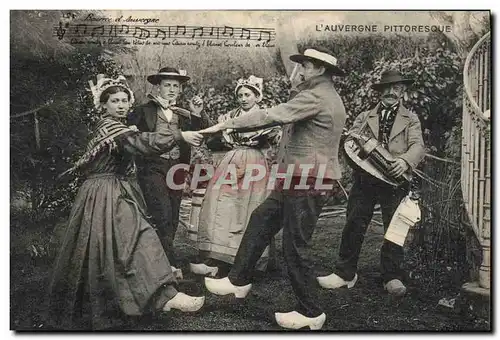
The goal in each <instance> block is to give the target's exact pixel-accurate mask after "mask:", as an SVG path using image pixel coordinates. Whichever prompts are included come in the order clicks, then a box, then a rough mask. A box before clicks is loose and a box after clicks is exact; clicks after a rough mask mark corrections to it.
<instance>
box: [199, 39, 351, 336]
mask: <svg viewBox="0 0 500 340" xmlns="http://www.w3.org/2000/svg"><path fill="white" fill-rule="evenodd" d="M290 59H291V60H292V61H294V62H296V63H298V64H300V65H301V71H300V73H299V79H301V80H302V82H301V83H300V84H298V85H297V89H296V90H297V91H293V92H294V94H295V95H294V96H293V98H291V99H290V100H289V101H288V102H287V103H283V104H280V105H278V106H275V107H272V108H269V109H263V110H257V111H254V112H253V113H252V114H251V115H244V116H240V117H238V118H234V119H231V120H228V121H226V122H224V123H219V124H217V125H215V126H213V127H212V128H209V129H206V130H205V131H200V132H201V133H215V132H218V131H221V130H225V129H234V130H236V131H242V130H244V131H249V130H256V129H261V128H263V127H268V126H269V127H270V126H277V125H285V127H284V128H283V136H282V138H281V141H280V151H279V153H278V162H279V164H280V165H281V166H282V167H281V169H285V168H286V174H287V177H288V178H291V179H292V180H291V182H292V183H294V184H297V183H299V182H300V183H302V186H304V184H303V183H304V182H306V183H311V184H312V185H311V186H309V187H308V186H307V185H306V187H308V188H309V189H308V190H300V189H299V188H298V186H294V185H293V184H292V185H291V186H289V185H288V184H289V183H290V182H288V184H287V180H284V181H282V182H280V183H279V184H278V185H277V186H276V187H275V188H274V190H273V191H272V192H271V194H270V195H269V197H268V198H267V199H266V200H265V201H264V202H263V203H262V204H261V205H260V206H258V207H257V208H256V209H255V210H254V211H253V213H252V215H251V218H250V221H249V223H248V226H247V229H246V232H245V234H244V236H243V239H242V241H241V245H240V247H239V249H238V253H237V255H236V259H235V263H234V265H233V267H232V269H231V271H230V273H229V275H228V277H224V278H222V279H212V278H205V286H206V287H207V289H208V290H209V291H210V292H212V293H214V294H218V295H227V294H234V295H235V296H236V297H239V298H243V297H245V296H246V295H247V294H248V292H249V291H250V289H251V287H252V278H253V273H254V269H255V265H256V263H257V261H258V260H259V258H260V256H261V255H262V252H263V251H264V249H265V248H266V247H267V246H268V245H269V243H270V241H271V239H272V238H273V237H274V235H275V234H277V233H278V232H279V231H280V229H281V228H283V254H284V259H285V262H286V265H287V268H288V274H289V277H290V281H291V284H292V288H293V291H294V293H295V295H296V297H297V300H298V306H297V309H296V310H294V311H292V312H289V313H275V318H276V321H277V323H278V324H279V325H280V326H282V327H285V328H292V329H298V328H302V327H309V328H310V329H321V327H322V326H323V323H324V322H325V319H326V315H325V313H324V311H323V309H322V308H321V307H320V306H319V301H318V300H319V299H318V297H317V296H316V294H317V293H318V288H319V287H318V284H317V282H316V276H315V275H314V267H313V262H312V261H309V260H307V259H306V256H305V255H306V254H305V250H306V249H307V248H308V246H309V243H310V241H311V237H312V234H313V232H314V228H315V227H316V222H317V220H318V218H319V214H320V213H321V209H322V207H323V205H324V204H325V201H326V199H327V198H328V196H329V195H331V194H332V191H333V190H334V189H333V188H334V183H335V184H336V180H338V179H339V178H340V177H341V170H340V166H339V162H338V148H339V142H340V137H341V134H342V129H343V128H344V125H345V120H346V112H345V108H344V104H343V103H342V100H341V98H340V96H339V95H338V93H337V91H336V90H335V88H334V84H333V80H332V77H333V76H342V75H344V74H345V73H344V72H343V71H342V70H341V69H340V68H339V67H338V65H337V59H336V58H335V57H333V56H332V55H331V54H330V53H329V52H328V51H324V50H319V49H307V50H305V52H304V54H297V55H292V56H291V57H290ZM304 169H306V170H309V171H308V172H307V171H305V173H304V171H303V170H304ZM273 176H274V175H273V174H272V173H271V179H272V178H273ZM276 177H278V176H276ZM280 179H283V178H280ZM317 179H322V180H323V183H325V182H326V183H330V185H329V186H326V187H328V188H325V189H321V188H318V187H317V186H316V185H315V183H317ZM302 180H303V181H302ZM294 189H295V190H294Z"/></svg>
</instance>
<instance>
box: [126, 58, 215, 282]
mask: <svg viewBox="0 0 500 340" xmlns="http://www.w3.org/2000/svg"><path fill="white" fill-rule="evenodd" d="M189 79H190V77H188V76H187V75H186V72H185V71H183V70H181V71H179V70H177V69H175V68H172V67H164V68H162V69H160V71H159V72H158V73H157V74H153V75H150V76H148V77H147V80H148V82H149V83H151V84H153V85H155V86H157V87H158V92H159V95H157V96H156V95H153V94H149V95H148V99H149V101H148V102H147V103H145V104H143V105H141V106H139V107H137V108H136V109H135V111H134V112H132V113H131V114H130V115H129V120H128V123H129V125H136V126H137V128H138V129H139V131H144V132H155V131H156V130H157V129H158V128H159V126H160V125H167V126H168V127H169V128H170V129H180V130H181V134H182V137H183V138H184V141H182V142H180V143H179V144H178V145H176V146H175V147H174V148H173V149H171V150H170V151H169V152H167V153H165V154H163V155H161V156H160V157H158V156H151V157H142V158H138V159H137V160H136V164H137V170H138V180H139V184H140V186H141V189H142V192H143V193H144V198H145V200H146V203H147V207H148V212H149V214H150V215H151V217H152V222H153V223H154V224H155V226H156V230H157V232H158V235H159V237H160V240H161V242H162V245H163V248H164V249H165V253H166V254H167V257H168V259H169V261H170V263H171V264H172V266H176V265H177V264H176V259H175V255H174V251H173V242H174V237H175V233H176V231H177V225H178V223H179V210H180V204H181V198H182V189H181V190H176V188H172V187H169V186H168V185H167V178H166V176H167V173H168V171H169V170H170V169H171V168H172V167H174V166H176V165H179V164H187V165H189V164H190V159H191V147H190V145H194V146H199V145H200V143H201V142H202V140H203V136H202V135H200V134H199V133H198V132H194V131H196V130H199V129H202V128H205V127H208V126H210V125H211V124H212V123H211V121H210V119H209V118H208V116H207V115H206V114H205V113H203V112H202V110H203V101H202V100H201V98H199V97H197V96H195V97H194V98H193V99H192V100H191V101H190V103H189V106H190V110H185V109H183V108H180V107H178V106H177V99H178V98H179V95H180V94H181V92H182V84H184V83H185V82H187V81H188V80H189ZM184 179H185V172H184V170H182V169H179V170H176V171H175V172H174V177H173V181H174V183H175V185H176V186H182V184H183V183H184ZM173 271H174V273H176V274H177V275H178V276H179V277H180V276H182V272H181V271H180V270H178V269H177V268H175V267H173Z"/></svg>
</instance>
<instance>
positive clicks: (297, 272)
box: [228, 190, 328, 317]
mask: <svg viewBox="0 0 500 340" xmlns="http://www.w3.org/2000/svg"><path fill="white" fill-rule="evenodd" d="M327 198H328V194H326V195H325V193H323V195H321V194H320V193H319V192H315V191H305V192H302V193H299V192H297V191H295V192H293V191H286V190H285V191H284V190H274V191H273V192H272V193H271V194H270V195H269V197H268V198H267V199H266V200H265V201H264V202H263V203H262V204H261V205H259V206H258V207H257V208H256V209H255V210H254V211H253V213H252V216H251V217H250V221H249V223H248V226H247V229H246V231H245V234H244V236H243V239H242V241H241V244H240V247H239V249H238V253H237V254H236V258H235V262H234V264H233V266H232V268H231V271H230V273H229V275H228V276H229V280H230V281H231V283H233V284H235V285H237V286H243V285H247V284H248V283H250V282H251V281H252V276H253V272H254V268H255V265H256V263H257V261H258V260H259V258H260V256H261V255H262V252H263V251H264V249H265V248H266V247H267V246H268V245H269V244H270V242H271V239H272V238H273V237H274V236H275V235H276V234H277V233H278V232H279V231H280V229H281V228H282V227H283V242H282V243H283V255H284V259H285V263H286V265H287V268H288V275H289V277H290V280H291V283H292V288H293V291H294V292H295V295H296V296H297V298H298V300H299V308H298V310H297V311H298V312H299V313H302V314H303V315H306V316H308V317H317V316H319V315H320V314H321V313H323V311H322V309H321V308H320V307H319V306H318V299H317V298H316V296H315V295H316V292H317V291H318V288H319V285H318V283H317V280H316V276H315V273H314V267H313V263H314V262H313V261H311V260H310V259H308V258H307V256H306V255H307V251H306V249H307V246H308V243H309V241H310V240H311V237H312V234H313V231H314V228H315V227H316V222H317V221H318V218H319V214H320V213H321V209H322V207H323V205H324V203H325V201H326V200H327Z"/></svg>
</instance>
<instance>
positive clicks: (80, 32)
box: [54, 23, 276, 43]
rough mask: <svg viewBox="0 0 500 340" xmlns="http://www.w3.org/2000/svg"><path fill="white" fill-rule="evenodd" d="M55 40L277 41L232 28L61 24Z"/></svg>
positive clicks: (261, 32)
mask: <svg viewBox="0 0 500 340" xmlns="http://www.w3.org/2000/svg"><path fill="white" fill-rule="evenodd" d="M54 36H56V37H57V38H58V39H59V40H62V39H74V38H129V39H138V40H153V41H155V40H156V41H162V40H166V39H172V38H174V39H213V40H235V41H243V42H245V41H257V42H262V43H269V42H271V41H273V40H275V39H276V32H275V30H274V28H244V27H232V26H218V27H207V26H184V25H173V26H136V25H123V24H120V25H94V24H85V23H81V24H69V23H66V24H63V23H59V25H58V26H56V27H54Z"/></svg>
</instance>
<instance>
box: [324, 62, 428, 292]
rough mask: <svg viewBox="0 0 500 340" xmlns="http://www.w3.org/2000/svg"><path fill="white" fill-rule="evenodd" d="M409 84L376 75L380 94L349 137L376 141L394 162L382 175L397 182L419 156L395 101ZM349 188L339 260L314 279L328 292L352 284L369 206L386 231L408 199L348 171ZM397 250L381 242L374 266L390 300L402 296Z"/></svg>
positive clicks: (416, 130)
mask: <svg viewBox="0 0 500 340" xmlns="http://www.w3.org/2000/svg"><path fill="white" fill-rule="evenodd" d="M412 82H413V81H412V80H410V79H405V78H403V76H402V75H401V73H399V72H398V71H395V70H388V71H385V72H383V73H382V77H381V80H380V82H379V83H376V84H374V85H373V86H372V87H373V89H375V90H376V91H378V92H379V93H380V103H379V104H377V106H375V108H373V109H372V110H369V111H366V112H363V113H361V114H360V115H359V116H358V117H357V118H356V120H355V121H354V123H353V126H352V128H351V129H350V130H349V133H357V134H360V135H365V136H367V137H369V138H376V139H378V141H379V142H380V143H382V145H383V146H384V148H385V149H386V150H388V151H389V152H390V153H391V154H392V155H393V156H394V157H395V161H394V163H393V164H392V167H391V168H390V169H389V172H388V175H389V176H394V177H399V176H401V175H403V174H404V173H405V172H411V171H412V169H414V168H415V167H416V166H417V165H418V164H419V163H420V161H421V160H422V159H423V157H424V142H423V138H422V130H421V127H420V121H419V118H418V116H417V115H416V114H415V113H413V112H411V111H409V110H408V109H406V108H405V107H404V106H403V105H402V104H401V98H402V97H403V94H404V93H405V91H406V88H407V86H408V85H410V84H411V83H412ZM353 174H354V184H353V187H352V189H351V192H350V194H349V200H348V203H347V223H346V226H345V228H344V231H343V233H342V242H341V245H340V251H339V259H338V262H337V264H336V270H335V272H334V273H332V274H331V275H328V276H323V277H318V281H319V283H320V285H321V286H322V287H324V288H328V289H336V288H340V287H344V286H347V287H348V288H351V287H353V286H354V284H355V283H356V281H357V279H358V275H357V273H356V271H357V264H358V259H359V254H360V251H361V246H362V244H363V239H364V235H365V233H366V230H367V228H368V224H369V223H370V220H371V218H372V216H373V211H374V208H375V204H376V203H377V202H378V203H379V204H380V207H381V209H382V219H383V222H384V229H385V230H387V228H388V227H389V223H390V221H391V219H392V216H393V214H394V212H395V211H396V209H397V207H398V206H399V204H400V202H401V200H402V199H403V198H404V197H405V196H406V195H407V194H408V191H409V183H406V184H405V185H402V186H400V187H398V188H395V187H393V186H391V185H389V184H386V183H384V182H382V181H381V180H379V179H377V178H375V177H373V176H371V175H369V174H368V173H366V172H364V171H363V170H361V169H359V168H356V167H355V168H354V172H353ZM403 258H404V253H403V248H402V247H400V246H398V245H396V244H394V243H392V242H389V241H387V240H384V243H383V245H382V249H381V258H380V262H381V263H380V267H381V273H382V279H383V282H384V285H383V286H384V289H385V290H387V292H388V293H389V294H391V295H395V296H403V295H404V294H405V293H406V287H405V285H404V284H403V282H402V281H403V280H404V273H403V271H402V268H401V265H402V262H403Z"/></svg>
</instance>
